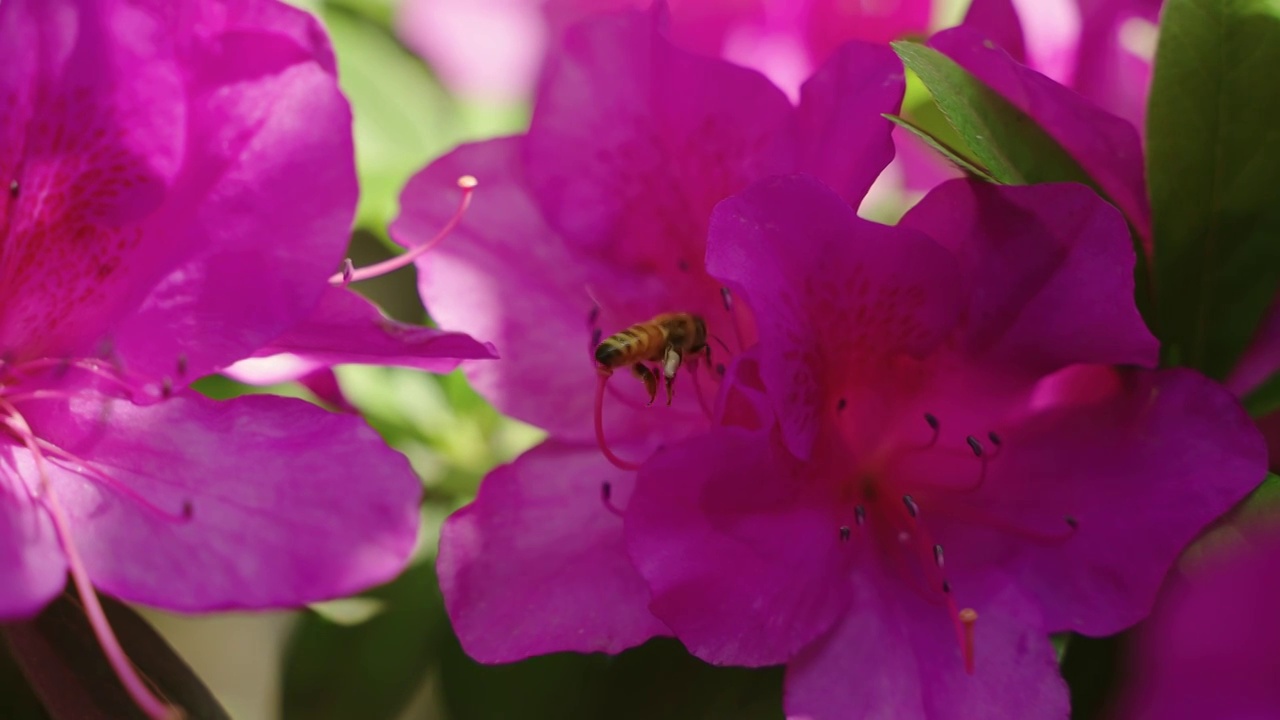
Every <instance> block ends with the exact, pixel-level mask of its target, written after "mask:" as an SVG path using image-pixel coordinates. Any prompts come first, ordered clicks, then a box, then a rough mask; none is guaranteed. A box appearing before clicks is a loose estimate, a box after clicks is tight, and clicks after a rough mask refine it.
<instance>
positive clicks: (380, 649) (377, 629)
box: [282, 561, 449, 720]
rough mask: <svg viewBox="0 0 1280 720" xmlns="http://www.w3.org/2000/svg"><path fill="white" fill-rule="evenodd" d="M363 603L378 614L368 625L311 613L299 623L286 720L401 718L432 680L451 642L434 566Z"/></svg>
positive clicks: (415, 570) (418, 568) (291, 651)
mask: <svg viewBox="0 0 1280 720" xmlns="http://www.w3.org/2000/svg"><path fill="white" fill-rule="evenodd" d="M362 598H364V599H366V604H365V607H368V608H371V609H372V610H373V614H372V616H371V617H369V618H367V619H364V620H363V621H362V622H355V623H344V622H341V621H339V620H338V619H336V618H337V617H338V613H330V614H328V615H321V614H320V613H318V612H315V611H311V612H308V613H307V614H306V615H304V616H303V617H302V619H301V621H300V622H299V623H298V626H297V627H296V628H295V630H294V632H293V635H292V636H291V637H290V639H289V644H288V646H287V647H286V649H285V656H284V680H283V685H284V688H283V691H282V696H283V697H282V703H283V710H282V717H283V718H284V719H285V720H291V719H292V718H298V719H299V720H301V719H303V718H305V719H306V720H327V719H332V720H347V719H348V718H362V719H363V720H381V719H382V718H388V719H390V718H395V717H398V716H399V715H400V713H401V711H402V710H403V709H404V707H405V705H406V704H407V703H408V702H409V701H410V699H411V698H412V697H413V695H414V693H415V692H416V691H417V690H418V688H419V686H420V685H421V684H422V683H423V681H424V680H425V679H426V677H427V673H428V671H429V670H430V669H431V667H432V665H433V664H434V663H435V659H436V656H437V654H438V646H439V645H440V644H441V643H442V642H443V641H444V639H445V638H447V637H449V625H448V618H447V617H446V616H445V614H444V605H443V601H442V600H441V598H440V591H439V589H438V587H437V585H436V578H435V570H434V568H433V567H432V563H431V562H430V561H427V562H422V563H419V564H418V565H415V566H414V567H412V568H410V569H409V570H407V571H406V572H405V573H404V574H403V575H401V576H400V577H399V578H398V579H396V580H395V581H393V582H391V583H390V584H388V585H384V586H382V587H380V588H377V589H375V590H372V591H370V592H369V593H366V594H365V595H364V596H362ZM345 602H348V603H350V601H345Z"/></svg>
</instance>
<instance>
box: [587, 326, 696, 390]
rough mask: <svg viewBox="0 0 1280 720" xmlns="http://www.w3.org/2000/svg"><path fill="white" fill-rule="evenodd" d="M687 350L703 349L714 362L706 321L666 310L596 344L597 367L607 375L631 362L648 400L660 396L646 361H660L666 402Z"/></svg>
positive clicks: (632, 371)
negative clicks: (642, 383) (708, 342)
mask: <svg viewBox="0 0 1280 720" xmlns="http://www.w3.org/2000/svg"><path fill="white" fill-rule="evenodd" d="M686 353H689V354H695V355H696V354H697V353H702V354H703V355H704V356H705V357H706V360H707V366H708V367H710V366H711V346H710V345H708V344H707V324H706V322H705V321H704V320H703V319H702V318H701V317H699V316H698V315H694V314H692V313H664V314H662V315H659V316H657V317H655V318H654V319H652V320H650V321H649V322H643V323H637V324H635V325H632V326H631V327H629V328H627V329H626V330H623V331H622V332H619V333H617V334H615V335H612V336H610V337H607V338H605V340H604V342H601V343H600V344H599V345H597V346H596V352H595V359H596V368H597V369H598V370H599V371H600V372H601V373H602V374H604V375H609V374H611V373H612V372H613V371H614V369H616V368H620V367H624V366H627V365H630V366H631V373H632V374H633V375H635V376H636V377H638V378H640V380H641V381H643V382H644V388H645V390H647V391H649V404H650V405H652V404H653V400H654V398H656V397H657V396H658V376H657V374H656V373H654V371H653V370H651V369H649V366H648V365H646V364H645V363H659V364H660V365H661V368H662V375H663V378H664V379H665V380H666V386H667V404H668V405H670V404H671V399H672V398H673V397H674V396H675V390H674V389H673V387H672V386H673V384H674V383H675V380H676V371H677V370H679V369H680V363H681V361H682V360H683V359H684V356H685V354H686Z"/></svg>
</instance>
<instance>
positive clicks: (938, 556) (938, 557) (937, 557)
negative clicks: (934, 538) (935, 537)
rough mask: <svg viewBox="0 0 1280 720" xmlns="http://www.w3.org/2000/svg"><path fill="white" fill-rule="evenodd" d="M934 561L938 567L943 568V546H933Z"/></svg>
mask: <svg viewBox="0 0 1280 720" xmlns="http://www.w3.org/2000/svg"><path fill="white" fill-rule="evenodd" d="M933 561H934V562H935V563H937V564H938V567H942V546H941V545H934V546H933Z"/></svg>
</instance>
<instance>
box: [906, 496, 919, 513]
mask: <svg viewBox="0 0 1280 720" xmlns="http://www.w3.org/2000/svg"><path fill="white" fill-rule="evenodd" d="M902 504H903V505H906V506H907V514H908V515H910V516H911V517H917V516H919V515H920V506H919V505H917V504H916V501H915V500H914V499H912V497H911V496H910V495H903V496H902Z"/></svg>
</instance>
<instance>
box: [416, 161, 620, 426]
mask: <svg viewBox="0 0 1280 720" xmlns="http://www.w3.org/2000/svg"><path fill="white" fill-rule="evenodd" d="M519 149H520V139H519V138H503V139H499V140H490V141H488V142H483V143H475V144H472V145H463V146H462V147H460V148H458V149H457V150H454V151H453V152H452V153H450V154H448V155H446V156H445V157H443V158H441V159H439V160H437V161H436V162H434V163H432V164H431V165H429V166H428V167H427V168H426V169H425V170H423V171H422V172H420V173H418V174H417V175H415V176H414V177H413V179H412V180H410V181H409V184H408V185H407V186H406V187H405V189H404V193H403V195H402V196H401V200H400V207H401V208H402V209H401V213H400V216H399V217H398V218H396V221H395V222H394V223H393V224H392V226H391V234H392V236H393V237H394V238H396V240H397V241H398V242H400V243H401V244H404V245H406V246H413V245H417V244H420V243H423V242H426V241H427V240H428V239H430V238H431V237H433V236H434V235H435V234H436V233H437V232H438V231H439V230H440V228H441V227H443V226H444V224H445V223H446V222H447V221H448V219H449V217H450V216H451V215H452V214H453V213H454V211H455V210H456V208H457V197H458V188H457V179H458V177H459V176H460V175H464V174H469V175H474V176H475V177H476V178H478V179H479V182H480V185H479V187H478V188H477V189H476V194H475V198H474V200H473V201H472V204H471V208H470V210H468V212H467V215H466V216H465V218H464V219H463V221H462V224H461V225H460V226H459V227H458V229H457V230H455V231H454V233H453V234H452V235H450V236H449V237H448V238H446V239H445V240H444V241H443V242H442V243H441V244H440V245H439V246H438V247H436V248H434V249H432V250H431V252H429V253H427V254H426V255H425V256H424V257H422V258H421V259H419V260H418V261H417V268H418V290H419V292H421V294H422V299H423V302H424V304H425V305H426V307H427V312H429V313H430V314H431V316H432V317H433V318H434V319H435V320H436V322H438V323H440V324H441V325H442V326H444V327H447V328H452V329H456V330H459V331H461V332H465V333H467V334H469V335H471V336H472V337H475V338H478V339H480V340H482V341H486V342H492V343H493V344H494V345H495V346H497V347H498V348H505V349H506V350H505V353H504V354H505V357H503V358H502V359H501V360H500V361H498V362H494V363H471V364H469V365H468V367H467V368H466V370H467V377H468V378H470V380H471V382H472V383H473V384H474V385H475V387H476V389H477V390H478V391H479V392H480V393H481V394H482V395H484V396H485V398H486V399H488V400H489V402H492V403H493V404H494V405H495V406H496V407H497V408H498V409H499V410H501V411H502V412H504V413H506V414H509V415H513V416H515V417H516V418H518V419H520V420H523V421H525V422H529V423H533V424H535V425H537V426H539V427H542V428H544V429H546V430H548V431H549V432H550V433H551V434H552V435H556V436H558V437H561V438H564V439H573V438H577V439H583V440H588V439H590V438H592V437H593V435H592V429H591V417H592V415H591V413H592V402H593V398H594V392H595V383H596V376H595V369H594V364H593V361H592V359H591V348H590V344H591V328H590V326H589V324H588V315H589V314H590V312H591V298H590V297H589V296H588V295H587V292H586V287H587V283H588V282H589V280H588V278H587V277H586V276H585V272H584V270H583V269H582V265H583V263H582V262H581V261H580V260H577V259H575V258H574V257H573V256H572V255H570V254H569V253H568V251H567V250H566V249H565V247H564V243H563V241H562V240H561V239H560V238H559V237H558V236H557V235H556V234H555V233H554V232H553V231H552V230H551V229H550V228H548V227H547V225H546V223H545V222H544V221H543V220H542V217H541V215H540V214H539V212H538V209H537V207H536V206H535V205H534V204H533V201H532V200H531V199H530V197H529V195H528V194H527V192H526V190H525V187H524V186H523V185H522V184H521V182H520V178H521V177H522V176H523V172H522V171H521V170H520V165H519V162H520V161H519ZM610 279H611V277H610V276H609V275H608V274H605V275H602V276H599V277H597V278H593V279H592V280H591V281H598V280H603V281H605V282H608V281H609V280H610ZM512 297H518V298H519V301H518V302H514V303H513V302H511V298H512ZM566 347H567V348H568V350H566V349H565V348H566ZM575 358H576V361H575ZM530 383H536V385H537V388H538V392H536V393H535V392H530V387H531V385H530ZM615 430H616V428H615Z"/></svg>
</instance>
